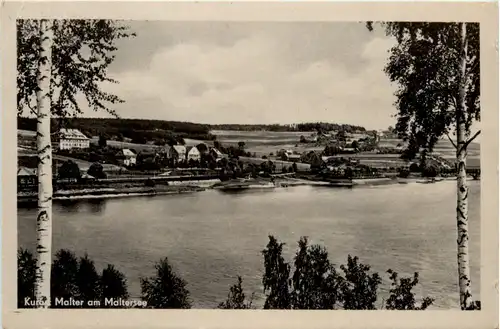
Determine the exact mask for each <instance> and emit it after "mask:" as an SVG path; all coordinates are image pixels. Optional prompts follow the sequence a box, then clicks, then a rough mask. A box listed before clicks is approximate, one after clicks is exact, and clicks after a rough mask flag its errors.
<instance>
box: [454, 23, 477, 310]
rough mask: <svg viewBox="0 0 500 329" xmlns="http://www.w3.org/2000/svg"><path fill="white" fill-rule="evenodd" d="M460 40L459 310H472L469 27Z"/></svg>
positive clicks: (458, 132) (461, 24) (464, 30)
mask: <svg viewBox="0 0 500 329" xmlns="http://www.w3.org/2000/svg"><path fill="white" fill-rule="evenodd" d="M459 28H460V37H461V56H460V87H459V93H458V97H459V98H458V100H457V105H458V106H457V112H456V124H457V170H458V172H457V233H458V239H457V261H458V285H459V291H460V307H461V309H462V310H467V309H471V308H472V304H473V303H472V294H471V282H470V268H469V227H468V226H469V223H468V221H469V215H468V200H467V197H468V193H469V190H468V187H467V174H466V170H465V169H466V159H467V146H466V140H465V139H466V127H465V111H466V105H465V86H466V74H465V68H466V59H467V26H466V24H465V23H460V24H459Z"/></svg>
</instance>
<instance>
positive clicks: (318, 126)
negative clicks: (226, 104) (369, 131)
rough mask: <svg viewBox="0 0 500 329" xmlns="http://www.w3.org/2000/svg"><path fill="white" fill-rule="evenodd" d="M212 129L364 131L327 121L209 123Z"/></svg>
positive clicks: (359, 128)
mask: <svg viewBox="0 0 500 329" xmlns="http://www.w3.org/2000/svg"><path fill="white" fill-rule="evenodd" d="M210 128H211V129H213V130H236V131H273V132H290V131H306V132H309V131H331V130H342V131H345V132H347V133H350V132H354V131H356V130H358V131H363V132H364V131H366V129H365V128H364V127H362V126H357V125H349V124H339V123H329V122H304V123H298V124H294V125H289V124H248V125H246V124H215V125H210Z"/></svg>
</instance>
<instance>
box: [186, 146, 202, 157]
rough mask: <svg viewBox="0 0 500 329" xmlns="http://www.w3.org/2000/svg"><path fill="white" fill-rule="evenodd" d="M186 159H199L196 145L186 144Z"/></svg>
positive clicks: (199, 154)
mask: <svg viewBox="0 0 500 329" xmlns="http://www.w3.org/2000/svg"><path fill="white" fill-rule="evenodd" d="M186 152H187V153H186V160H187V161H189V160H194V161H200V159H201V153H200V151H199V150H198V148H197V147H196V146H188V147H187V148H186Z"/></svg>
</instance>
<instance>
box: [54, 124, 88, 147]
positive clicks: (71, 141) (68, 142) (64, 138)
mask: <svg viewBox="0 0 500 329" xmlns="http://www.w3.org/2000/svg"><path fill="white" fill-rule="evenodd" d="M56 138H57V142H58V143H57V147H58V148H59V149H60V150H72V149H88V148H89V147H90V139H89V138H88V137H87V136H85V135H84V134H83V133H82V132H81V131H80V130H78V129H66V128H62V129H60V130H59V133H58V134H56Z"/></svg>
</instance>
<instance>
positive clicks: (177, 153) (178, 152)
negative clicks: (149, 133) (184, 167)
mask: <svg viewBox="0 0 500 329" xmlns="http://www.w3.org/2000/svg"><path fill="white" fill-rule="evenodd" d="M167 157H168V158H169V159H173V160H174V161H176V162H177V161H182V160H185V159H186V147H185V146H184V145H173V146H171V147H170V148H169V149H168V150H167Z"/></svg>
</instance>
